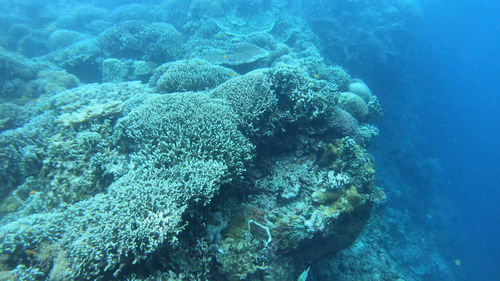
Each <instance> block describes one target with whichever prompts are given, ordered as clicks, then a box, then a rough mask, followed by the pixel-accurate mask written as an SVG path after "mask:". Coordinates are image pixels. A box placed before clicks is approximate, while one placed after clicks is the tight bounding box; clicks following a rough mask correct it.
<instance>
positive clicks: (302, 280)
mask: <svg viewBox="0 0 500 281" xmlns="http://www.w3.org/2000/svg"><path fill="white" fill-rule="evenodd" d="M309 269H311V267H308V268H307V269H306V270H304V272H302V273H301V274H300V276H299V279H297V281H306V279H307V275H309Z"/></svg>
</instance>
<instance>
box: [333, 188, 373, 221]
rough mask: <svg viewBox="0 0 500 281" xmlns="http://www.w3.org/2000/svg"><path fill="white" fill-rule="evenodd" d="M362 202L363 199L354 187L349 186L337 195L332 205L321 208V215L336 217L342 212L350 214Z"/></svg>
mask: <svg viewBox="0 0 500 281" xmlns="http://www.w3.org/2000/svg"><path fill="white" fill-rule="evenodd" d="M364 202H365V199H364V197H363V196H362V195H361V194H359V192H358V190H357V189H356V187H355V186H351V187H350V188H349V189H347V190H344V191H343V193H342V194H339V195H338V198H337V199H336V200H335V201H334V202H333V203H331V204H328V205H326V206H323V213H324V214H325V215H326V216H338V215H339V214H340V213H342V212H346V213H350V212H352V211H354V209H356V208H357V207H358V206H360V205H362V204H363V203H364Z"/></svg>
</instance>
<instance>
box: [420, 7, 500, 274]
mask: <svg viewBox="0 0 500 281" xmlns="http://www.w3.org/2000/svg"><path fill="white" fill-rule="evenodd" d="M424 7H425V8H424V9H425V13H426V16H425V21H424V24H423V25H422V27H420V36H421V37H420V38H419V40H420V42H419V45H420V48H421V49H420V50H421V52H420V55H419V56H417V57H416V61H415V63H416V64H417V65H418V68H416V69H415V70H414V71H417V72H418V74H419V75H421V77H423V79H422V80H421V81H419V83H418V84H419V87H420V89H421V91H422V93H421V95H422V99H424V100H426V101H425V102H423V103H422V105H421V107H419V113H418V114H419V116H420V118H421V124H422V133H423V134H425V135H426V137H427V138H428V142H429V146H430V147H431V153H433V154H434V155H436V156H437V157H439V159H440V161H441V164H442V165H443V167H444V168H445V170H446V179H447V186H446V187H445V188H444V189H443V190H442V192H443V195H444V194H446V195H444V196H449V197H450V198H451V199H452V200H453V201H454V202H455V203H456V209H453V210H449V211H450V212H452V213H455V214H456V215H457V216H458V220H457V221H456V229H455V231H456V232H459V233H462V234H463V237H464V239H465V241H461V243H463V246H464V248H463V249H462V251H463V252H460V251H461V250H460V249H455V250H454V251H453V254H454V255H456V256H457V257H458V256H464V259H463V260H464V269H463V270H467V269H465V268H469V270H470V273H471V277H470V278H471V279H474V280H498V279H499V278H500V273H499V272H498V269H497V265H498V264H499V262H500V256H499V255H498V253H499V250H500V243H499V241H498V237H499V235H500V223H499V222H500V221H499V217H500V206H499V205H498V199H499V198H500V189H499V188H498V187H499V185H498V183H499V182H500V166H499V165H498V157H499V156H500V147H499V146H498V144H499V142H500V123H499V122H498V120H500V111H499V110H498V109H499V106H500V90H499V89H498V88H497V86H496V85H497V83H498V78H499V77H500V52H499V50H500V39H499V38H500V20H499V17H498V15H499V14H500V5H499V4H498V3H497V2H494V1H460V2H449V3H448V2H447V1H438V2H437V3H436V2H435V1H432V2H430V3H427V5H426V6H424ZM418 74H416V75H418ZM427 100H428V101H427ZM439 192H441V191H439ZM450 238H451V239H453V238H452V237H450ZM467 264H469V265H467Z"/></svg>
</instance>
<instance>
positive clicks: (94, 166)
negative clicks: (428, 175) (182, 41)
mask: <svg viewBox="0 0 500 281" xmlns="http://www.w3.org/2000/svg"><path fill="white" fill-rule="evenodd" d="M185 67H189V68H190V69H195V70H196V71H194V72H192V73H200V75H201V76H200V80H194V79H192V78H189V77H185V79H187V80H185V82H182V83H181V84H176V83H172V82H174V81H178V78H176V77H180V76H178V74H177V72H175V71H174V72H173V73H172V74H169V71H173V70H171V69H174V70H175V69H178V70H177V71H182V69H184V68H185ZM197 67H199V69H196V68H197ZM218 73H223V74H224V75H226V76H225V77H226V78H224V79H219V78H217V77H219V76H218V75H219V74H218ZM156 75H157V76H155V77H164V78H161V79H163V80H164V81H166V82H163V83H167V84H165V86H160V85H161V84H155V83H152V86H156V90H161V89H165V88H164V87H167V85H169V87H172V88H171V90H169V91H179V90H188V91H187V92H183V93H179V92H177V93H171V94H166V95H165V94H163V95H162V94H158V93H155V88H149V87H148V86H146V85H143V84H141V83H140V82H133V83H131V82H127V83H117V84H102V85H99V84H91V85H86V86H81V87H78V88H75V89H72V90H66V91H62V92H60V93H58V94H55V95H54V94H52V95H42V96H41V97H40V98H39V100H38V101H37V103H38V108H43V111H39V112H38V113H37V112H34V113H33V116H32V121H30V122H27V123H26V124H25V125H24V126H23V127H22V128H19V129H16V130H7V131H5V132H3V133H2V135H1V136H2V138H1V142H2V147H3V148H4V149H3V150H2V154H0V158H1V161H2V163H3V165H2V167H3V168H2V169H1V173H0V175H1V177H2V186H1V190H2V193H3V194H11V195H9V196H7V197H6V199H5V200H3V202H2V205H1V210H2V212H3V213H4V217H3V218H2V226H1V227H0V252H1V253H3V255H2V259H1V262H2V264H4V265H9V264H16V265H17V266H18V267H16V268H14V269H12V270H15V271H16V270H17V271H16V272H21V271H22V270H24V271H26V272H31V273H30V274H31V275H33V276H35V275H36V274H38V273H39V274H42V275H43V276H46V277H48V279H50V280H58V279H60V278H62V279H75V280H89V279H95V278H97V279H99V278H109V277H110V276H115V277H119V278H123V277H125V276H127V275H128V274H130V273H133V272H141V271H143V270H145V269H146V268H148V267H149V266H150V264H151V263H152V262H153V263H155V260H163V261H162V263H163V264H164V265H163V266H164V268H163V269H162V270H164V271H171V272H176V274H179V276H191V277H186V278H188V279H189V278H192V277H193V276H201V277H203V278H204V279H211V278H215V276H219V277H217V278H225V279H227V280H239V279H245V280H260V279H258V277H257V276H261V275H262V274H264V275H266V276H270V277H271V278H272V279H274V280H286V279H291V278H292V277H293V276H295V275H297V274H298V273H300V272H299V271H300V270H303V269H302V267H301V266H302V264H301V263H304V262H305V261H307V260H309V261H312V260H315V259H318V258H321V257H322V256H325V255H334V254H336V253H337V252H338V251H340V250H342V249H344V248H345V247H347V246H349V245H350V244H351V243H352V242H353V241H354V239H355V238H356V237H357V236H358V235H359V233H360V231H361V229H362V228H363V226H364V224H365V223H366V220H367V219H368V217H369V214H370V209H371V204H372V203H371V201H370V197H371V193H372V191H373V188H374V184H375V183H374V177H373V174H374V169H373V165H372V161H371V160H370V158H369V156H368V155H367V154H366V152H365V150H364V148H363V146H362V144H361V145H360V144H358V143H356V141H355V139H354V138H352V137H350V136H348V135H345V133H346V132H348V131H346V130H344V131H338V130H337V128H338V126H335V125H334V124H333V123H332V120H329V116H330V115H332V114H333V113H334V112H335V111H336V110H338V109H337V108H338V105H337V102H336V100H337V98H336V97H337V96H338V95H339V94H340V92H339V91H338V90H337V89H338V86H337V85H335V84H333V83H331V82H328V81H324V80H319V79H315V78H311V77H309V76H308V75H307V74H306V73H305V72H304V71H302V70H300V69H299V68H296V67H285V66H282V67H277V68H270V69H260V70H256V71H253V72H251V73H248V74H245V75H243V76H239V77H236V78H232V79H229V80H227V81H225V80H226V79H228V78H231V74H230V70H227V69H225V68H222V67H220V66H215V65H210V64H208V63H207V62H203V61H200V63H199V64H198V63H197V61H179V62H175V63H173V64H171V65H168V64H167V65H165V66H163V67H160V68H159V70H158V71H157V74H156ZM165 75H166V76H165ZM204 75H205V76H206V75H208V76H207V77H206V78H205V79H201V78H202V77H204ZM210 75H215V76H210ZM181 76H182V75H181ZM210 77H215V78H216V79H215V78H214V79H211V78H210ZM161 79H159V78H157V79H153V80H152V81H161ZM169 79H171V81H172V82H168V81H169ZM190 79H191V80H190ZM207 79H208V80H207ZM203 81H208V82H206V84H196V83H200V82H202V83H205V82H203ZM224 81H225V82H224ZM158 83H159V82H158ZM192 83H195V84H192ZM216 84H218V86H217V85H216ZM175 85H180V86H175ZM189 85H194V86H189ZM196 85H201V86H196ZM214 86H217V87H215V88H214V89H213V90H210V88H211V87H214ZM162 87H163V88H162ZM189 90H203V91H202V92H189ZM54 120H55V123H54V122H53V121H54ZM356 124H357V123H353V126H355V125H356ZM37 128H44V131H43V133H42V134H37V133H36V132H37V131H36V130H37ZM7 147H10V148H12V149H5V148H7ZM204 225H209V226H210V225H213V226H212V227H204ZM215 225H222V226H221V227H215ZM325 243H326V244H325ZM193 245H196V246H193ZM324 245H328V247H324ZM188 256H189V257H196V258H195V259H193V258H190V259H189V262H188V260H187V257H188ZM19 266H21V267H22V266H24V269H23V268H20V267H19ZM290 266H292V267H290ZM24 271H23V272H24ZM221 276H225V277H221ZM256 278H257V279H256ZM181 279H182V278H181ZM182 280H184V279H182ZM220 280H222V279H220Z"/></svg>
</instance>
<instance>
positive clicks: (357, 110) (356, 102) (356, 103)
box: [339, 92, 368, 122]
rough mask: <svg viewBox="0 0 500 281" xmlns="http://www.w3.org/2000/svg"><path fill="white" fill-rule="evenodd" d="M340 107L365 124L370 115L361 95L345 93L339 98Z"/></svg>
mask: <svg viewBox="0 0 500 281" xmlns="http://www.w3.org/2000/svg"><path fill="white" fill-rule="evenodd" d="M339 104H340V106H341V107H342V108H343V109H344V110H345V111H347V112H349V113H350V114H351V115H352V116H353V117H354V118H356V119H357V120H358V121H360V122H363V121H364V120H365V119H366V116H367V115H368V106H367V105H366V102H365V101H364V100H363V98H361V97H360V96H359V95H357V94H355V93H351V92H343V93H341V94H340V96H339Z"/></svg>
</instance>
